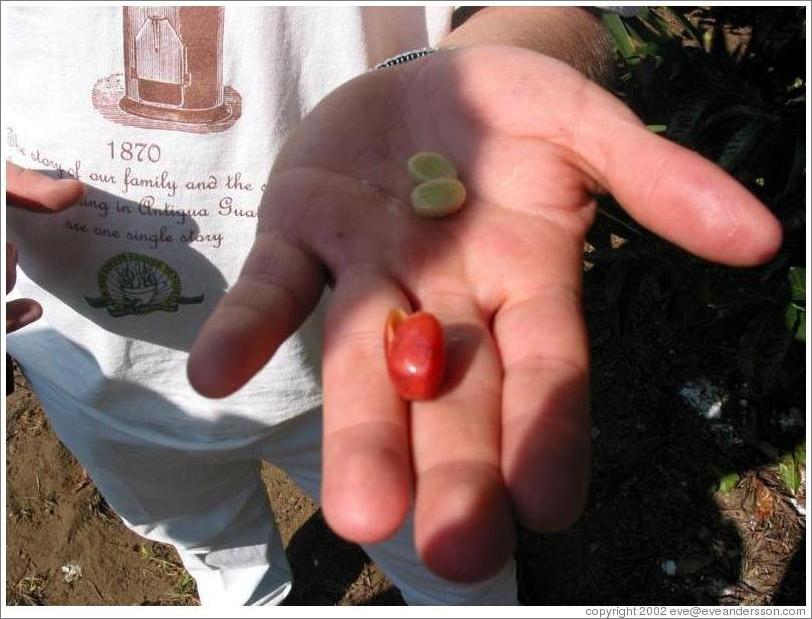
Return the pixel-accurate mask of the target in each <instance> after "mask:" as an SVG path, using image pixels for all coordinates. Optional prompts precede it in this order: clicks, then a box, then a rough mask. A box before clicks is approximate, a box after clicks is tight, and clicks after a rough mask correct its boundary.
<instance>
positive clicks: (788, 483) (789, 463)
mask: <svg viewBox="0 0 812 619" xmlns="http://www.w3.org/2000/svg"><path fill="white" fill-rule="evenodd" d="M778 474H779V475H781V481H782V482H784V487H785V488H786V489H787V491H789V492H790V493H791V494H792V495H793V496H794V495H795V494H796V493H797V492H798V489H799V488H800V487H801V475H800V472H799V471H798V467H797V466H796V463H795V458H794V457H793V454H786V455H785V456H783V457H782V458H781V460H780V461H779V462H778Z"/></svg>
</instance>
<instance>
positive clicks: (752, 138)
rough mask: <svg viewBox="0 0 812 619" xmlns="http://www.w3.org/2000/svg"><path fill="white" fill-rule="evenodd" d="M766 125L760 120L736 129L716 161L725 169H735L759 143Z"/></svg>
mask: <svg viewBox="0 0 812 619" xmlns="http://www.w3.org/2000/svg"><path fill="white" fill-rule="evenodd" d="M764 125H765V123H764V122H760V121H758V122H754V123H750V124H748V125H745V126H744V127H742V128H741V129H739V130H738V131H736V132H735V133H734V134H733V137H731V138H730V139H729V140H728V141H727V143H726V144H725V146H724V148H722V152H721V153H719V157H718V158H717V160H716V162H717V163H718V164H719V165H720V166H721V167H723V168H724V169H725V170H728V171H730V170H734V169H735V168H736V167H737V166H738V165H739V164H741V163H742V162H743V161H744V160H745V158H746V157H747V155H749V154H750V151H751V150H753V148H754V147H755V145H756V144H758V141H759V138H760V137H761V132H762V129H763V128H764Z"/></svg>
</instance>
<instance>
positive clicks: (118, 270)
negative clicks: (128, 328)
mask: <svg viewBox="0 0 812 619" xmlns="http://www.w3.org/2000/svg"><path fill="white" fill-rule="evenodd" d="M97 281H98V284H99V292H100V293H101V296H99V297H85V300H86V301H87V302H88V304H90V306H91V307H106V308H107V311H108V312H109V313H110V315H111V316H113V317H116V318H118V317H120V316H128V315H132V314H147V313H149V312H155V311H158V310H163V311H165V312H176V311H178V306H179V305H188V304H191V303H202V302H203V296H204V295H199V296H196V297H184V296H181V281H180V276H179V275H178V274H177V272H175V271H174V270H173V269H172V268H171V267H169V266H168V265H167V264H166V263H164V262H161V261H160V260H157V259H156V258H152V257H150V256H144V255H141V254H136V253H133V252H128V253H125V254H119V255H117V256H114V257H113V258H110V260H108V261H107V262H105V263H104V264H103V265H102V266H101V268H100V269H99V274H98V278H97Z"/></svg>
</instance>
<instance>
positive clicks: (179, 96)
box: [3, 5, 451, 448]
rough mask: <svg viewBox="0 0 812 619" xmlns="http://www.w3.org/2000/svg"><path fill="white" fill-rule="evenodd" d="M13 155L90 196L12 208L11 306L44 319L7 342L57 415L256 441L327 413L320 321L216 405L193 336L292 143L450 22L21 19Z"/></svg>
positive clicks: (229, 275) (417, 11)
mask: <svg viewBox="0 0 812 619" xmlns="http://www.w3.org/2000/svg"><path fill="white" fill-rule="evenodd" d="M4 13H6V15H5V19H4V22H5V23H4V30H3V38H4V43H5V52H6V53H5V55H4V66H3V89H4V91H5V93H6V99H5V100H6V107H5V109H4V120H5V126H6V144H5V145H4V149H5V153H6V157H7V158H8V159H9V160H10V161H12V162H14V163H16V164H18V165H20V166H23V167H26V168H32V169H38V170H44V171H46V172H50V173H52V174H53V175H56V176H61V177H66V176H73V177H75V178H78V179H80V180H81V181H82V182H84V183H85V184H86V185H87V187H88V192H87V196H86V198H85V200H84V201H83V202H82V203H80V204H79V205H78V206H76V207H74V208H72V209H69V210H67V211H64V212H63V213H59V214H55V215H40V214H34V213H31V212H28V211H23V210H20V209H13V208H12V209H9V210H7V213H6V217H7V226H8V228H7V230H8V240H9V241H11V242H13V243H15V244H16V245H17V247H18V250H19V260H20V269H19V276H18V282H17V287H16V289H15V291H14V292H13V293H12V295H10V296H11V297H12V298H14V297H30V298H33V299H36V300H38V301H39V302H40V303H41V304H42V306H43V308H44V315H43V318H42V319H40V320H39V321H37V322H36V323H34V324H32V325H30V326H28V327H26V328H25V329H22V330H20V331H18V332H16V333H14V334H11V335H9V336H8V338H7V343H8V349H9V352H10V353H11V354H12V355H13V356H14V357H15V358H17V359H18V361H19V362H20V363H21V365H22V366H23V367H24V369H25V371H26V373H27V374H28V375H29V377H30V378H31V380H32V382H33V383H34V384H35V386H36V387H37V388H38V389H40V390H43V391H48V392H49V395H50V397H49V398H48V400H49V401H60V400H65V401H66V402H70V403H71V405H72V407H78V408H80V409H81V410H83V411H85V412H86V413H87V414H88V415H92V416H94V417H95V418H96V419H97V420H98V422H99V423H108V424H111V425H114V426H115V427H117V428H119V429H121V430H124V431H125V432H128V433H130V434H132V435H133V436H134V437H137V438H138V439H139V440H148V441H151V442H158V443H161V444H167V445H175V446H184V447H189V448H199V447H200V446H201V445H204V446H205V445H225V444H230V443H234V442H242V441H247V440H250V439H251V437H255V436H257V435H258V434H261V433H262V432H265V431H267V430H268V429H269V428H271V427H272V426H273V425H275V424H278V423H279V422H281V421H283V420H285V419H288V418H290V417H293V416H295V415H297V414H300V413H302V412H304V411H306V410H308V409H311V408H313V407H314V406H317V405H318V404H319V403H320V401H321V390H320V376H319V367H320V357H321V349H320V341H321V333H320V326H321V310H317V312H315V313H314V314H313V316H311V318H310V319H309V320H308V321H307V323H306V324H305V325H304V326H303V327H302V329H301V330H300V331H299V332H298V333H297V334H296V335H295V336H293V337H291V338H290V339H289V340H288V341H286V342H285V343H284V345H283V346H282V347H281V349H280V350H279V351H278V352H277V354H276V355H275V356H274V358H273V359H272V360H271V362H270V363H269V364H268V365H267V366H266V367H265V368H264V369H263V370H262V371H261V372H260V373H259V374H258V375H257V376H256V377H255V378H254V379H253V380H251V381H250V382H249V383H248V385H246V386H245V387H244V388H243V389H242V390H240V391H239V392H238V393H236V394H234V395H233V396H231V397H229V398H226V399H223V400H216V401H214V400H208V399H206V398H203V397H201V396H199V395H198V394H197V393H196V392H194V391H193V390H192V388H191V386H190V385H189V383H188V381H187V379H186V361H187V357H188V352H189V349H190V347H191V344H192V342H193V341H194V338H195V336H196V335H197V333H198V332H199V330H200V327H201V326H202V324H203V323H204V321H205V319H206V317H207V316H208V315H209V314H210V313H211V311H212V310H213V308H214V307H215V305H216V304H217V302H218V301H219V300H220V298H221V297H222V296H223V294H224V292H225V291H226V290H227V289H228V288H229V287H230V286H231V285H232V284H233V283H234V281H235V280H236V277H237V275H238V273H239V271H240V268H241V266H242V264H243V261H244V259H245V256H246V254H247V252H248V250H249V249H250V246H251V244H252V241H253V238H254V234H255V226H256V212H257V207H258V204H259V202H260V198H261V195H262V188H263V185H264V183H265V181H266V176H267V174H268V171H269V169H270V167H271V165H272V163H273V161H274V157H275V155H276V153H277V152H278V150H279V148H280V147H281V145H282V144H283V143H284V141H285V138H286V136H287V135H288V133H289V132H290V130H291V128H292V127H293V126H295V125H296V123H298V122H299V121H300V120H301V119H302V118H303V117H304V116H305V115H306V114H307V113H308V112H309V111H310V110H312V109H313V107H315V105H316V104H317V103H318V102H319V101H320V100H321V99H322V98H324V97H325V96H326V95H327V94H329V93H330V92H331V91H332V90H333V89H335V88H336V87H338V86H339V85H341V84H342V83H344V82H346V81H348V80H350V79H352V78H353V77H355V76H357V75H359V74H361V73H363V72H365V71H368V70H370V69H371V68H372V67H373V66H374V65H375V64H376V63H378V62H380V61H382V60H384V59H386V58H388V57H391V56H393V55H395V54H397V53H400V52H402V51H406V50H410V49H416V48H421V47H425V46H431V45H436V44H437V43H438V41H439V40H440V39H441V38H442V36H444V35H445V34H446V33H447V32H448V30H449V28H450V20H451V7H443V6H438V7H433V6H429V7H350V6H344V7H336V8H327V7H241V6H238V5H229V6H227V7H225V8H222V7H191V6H189V7H169V6H153V7H93V6H87V5H85V6H75V5H73V6H65V7H63V6H62V5H50V6H45V7H39V6H29V7H12V8H10V9H8V10H7V11H4Z"/></svg>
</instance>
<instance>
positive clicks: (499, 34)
mask: <svg viewBox="0 0 812 619" xmlns="http://www.w3.org/2000/svg"><path fill="white" fill-rule="evenodd" d="M474 45H510V46H514V47H522V48H526V49H530V50H533V51H536V52H539V53H541V54H544V55H546V56H550V57H552V58H555V59H556V60H560V61H562V62H565V63H567V64H569V65H570V66H572V67H574V68H575V69H577V70H579V71H580V72H581V73H583V74H585V75H586V76H587V77H589V78H590V79H592V80H594V81H597V82H599V83H607V82H608V81H609V80H610V78H611V74H612V69H613V60H614V52H613V49H612V45H611V42H610V40H609V37H608V36H607V34H606V32H605V30H604V28H603V24H602V23H601V20H600V18H599V17H597V16H596V15H595V14H593V13H591V12H590V11H588V10H586V9H585V8H581V7H574V6H573V7H500V6H489V7H484V8H482V9H481V10H478V11H476V12H473V13H470V14H468V15H467V19H465V21H463V23H462V24H460V25H459V26H458V27H457V28H455V29H454V30H452V31H451V32H450V33H449V34H448V35H447V36H446V37H445V38H444V39H443V40H442V41H441V42H440V43H439V45H438V46H437V47H438V49H441V50H442V49H448V48H455V47H470V46H474Z"/></svg>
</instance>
